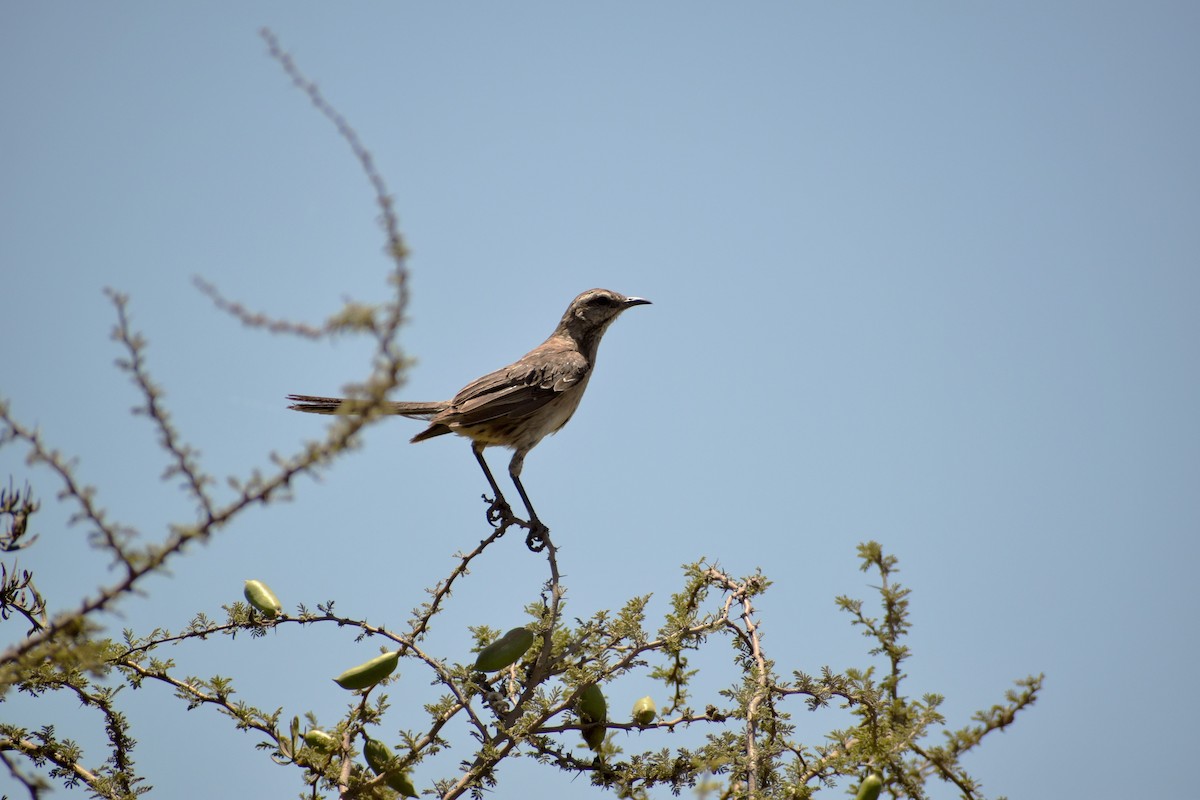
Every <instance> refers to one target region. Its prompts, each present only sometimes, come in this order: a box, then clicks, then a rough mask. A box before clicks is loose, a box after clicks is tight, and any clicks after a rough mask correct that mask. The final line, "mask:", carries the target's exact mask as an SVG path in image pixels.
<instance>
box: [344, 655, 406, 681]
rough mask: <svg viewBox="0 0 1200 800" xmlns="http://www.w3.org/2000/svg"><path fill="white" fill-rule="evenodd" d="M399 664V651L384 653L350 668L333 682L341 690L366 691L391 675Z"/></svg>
mask: <svg viewBox="0 0 1200 800" xmlns="http://www.w3.org/2000/svg"><path fill="white" fill-rule="evenodd" d="M399 662H400V651H399V650H396V651H394V652H391V653H384V654H383V655H381V656H376V657H375V658H372V659H371V660H370V661H368V662H366V663H365V664H359V665H358V666H357V667H351V668H350V669H348V670H346V671H345V672H343V673H342V674H341V675H338V676H337V677H336V678H334V679H333V680H334V682H335V683H337V685H338V686H340V687H342V688H343V689H350V690H351V691H353V690H354V689H367V688H369V687H371V686H374V685H375V684H377V683H379V682H380V681H381V680H383V679H384V678H386V677H387V676H388V675H391V674H392V672H394V671H395V669H396V664H398V663H399Z"/></svg>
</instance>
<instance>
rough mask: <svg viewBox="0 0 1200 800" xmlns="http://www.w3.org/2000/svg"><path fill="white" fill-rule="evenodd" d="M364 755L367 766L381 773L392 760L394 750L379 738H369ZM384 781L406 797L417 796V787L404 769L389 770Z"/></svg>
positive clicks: (376, 772) (364, 748) (364, 747)
mask: <svg viewBox="0 0 1200 800" xmlns="http://www.w3.org/2000/svg"><path fill="white" fill-rule="evenodd" d="M363 757H364V758H366V759H367V766H368V767H370V768H371V771H372V772H374V773H375V774H376V775H380V774H382V773H383V771H384V769H385V768H386V767H387V765H388V762H389V761H391V760H392V750H391V748H390V747H388V746H387V745H386V744H384V743H383V742H381V741H379V740H378V739H367V743H366V744H365V745H363ZM384 781H385V782H386V783H387V785H388V786H390V787H392V788H393V789H395V790H396V791H397V792H399V793H400V794H401V795H403V796H404V797H416V796H417V790H416V787H414V786H413V783H412V781H410V780H409V779H408V774H407V773H405V772H404V771H403V770H399V769H392V770H388V774H387V777H386V778H384Z"/></svg>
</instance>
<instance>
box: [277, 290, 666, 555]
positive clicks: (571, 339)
mask: <svg viewBox="0 0 1200 800" xmlns="http://www.w3.org/2000/svg"><path fill="white" fill-rule="evenodd" d="M649 304H650V301H649V300H646V299H645V298H642V297H626V296H625V295H623V294H621V293H619V292H614V291H610V290H608V289H589V290H588V291H586V292H583V293H582V294H580V295H579V296H577V297H576V298H575V299H574V300H572V301H571V304H570V305H569V306H567V310H566V312H565V313H564V314H563V315H562V319H561V320H559V323H558V326H557V327H555V329H554V332H553V333H551V334H550V337H549V338H548V339H546V341H544V342H542V343H541V344H540V345H538V346H537V347H535V348H534V349H532V350H530V351H529V352H528V353H526V354H525V355H524V356H522V357H521V358H519V359H518V360H517V361H514V362H513V363H512V364H509V365H508V366H507V367H502V368H501V369H498V370H496V371H495V372H489V373H488V374H487V375H484V376H483V377H481V378H477V379H476V380H474V381H471V382H470V383H468V384H467V385H466V386H465V387H463V388H462V390H461V391H459V393H458V394H456V395H455V396H454V398H453V399H452V400H441V401H434V402H427V403H422V402H413V401H390V402H386V403H384V404H383V405H382V407H381V408H380V410H381V411H382V413H384V414H398V415H400V416H402V417H408V418H410V419H420V420H425V421H427V422H428V423H429V426H428V427H427V428H425V430H423V431H421V432H420V433H418V434H417V435H416V436H414V437H412V440H411V441H412V442H413V443H416V442H423V441H425V440H426V439H433V438H435V437H437V436H443V435H445V434H448V433H454V434H458V435H459V436H465V437H467V438H468V439H470V440H471V452H473V453H474V454H475V459H476V460H477V461H478V462H479V466H480V467H481V468H482V469H483V474H484V476H485V477H486V478H487V481H488V484H489V485H490V487H491V489H492V491H493V492H494V493H495V499H494V500H492V502H491V506H489V508H488V514H487V518H488V521H489V522H490V523H492V524H493V525H498V524H499V523H500V521H501V520H503V519H504V518H505V517H506V516H508V515H510V514H511V508H510V507H509V505H508V503H507V501H506V500H505V499H504V494H503V493H502V492H501V491H500V487H499V485H498V484H497V483H496V479H495V477H493V475H492V471H491V469H489V468H488V463H487V460H486V459H485V458H484V456H483V451H484V449H486V448H488V447H492V446H499V447H507V448H509V449H511V450H512V451H513V456H512V460H511V461H509V464H508V474H509V477H510V478H511V479H512V482H513V485H514V486H516V488H517V492H518V493H519V494H520V495H521V501H522V502H523V503H524V504H525V510H526V511H527V512H528V514H529V521H528V522H529V524H528V529H529V535H528V536H527V537H526V544H527V546H528V547H529V549H531V550H534V551H538V550H541V549H542V548H544V547H545V542H546V537H547V535H548V534H549V529H548V528H547V527H546V526H545V525H544V524H543V523H542V521H541V520H540V519H538V515H537V512H536V511H534V510H533V504H532V503H531V502H530V501H529V494H528V493H527V492H526V491H525V486H524V485H523V484H522V483H521V469H522V468H523V467H524V465H525V456H526V455H528V454H529V451H530V450H532V449H533V448H534V447H536V446H537V444H538V442H540V441H541V440H542V439H544V438H545V437H546V436H548V435H549V434H552V433H557V432H558V431H559V430H560V429H561V428H562V427H563V426H564V425H566V424H567V422H568V421H569V420H570V419H571V416H572V415H573V414H574V413H575V409H576V408H578V407H579V401H580V400H581V399H582V398H583V392H584V390H585V389H586V388H587V385H588V381H589V380H590V379H591V377H592V369H593V368H594V366H595V364H596V352H597V350H598V349H599V347H600V339H601V337H603V336H604V332H605V331H606V330H608V326H609V325H611V324H612V322H613V321H614V320H615V319H616V318H617V317H618V316H620V315H621V313H622V312H623V311H625V310H626V309H629V308H633V307H634V306H640V305H649ZM287 399H288V400H290V401H291V402H292V405H290V406H289V408H290V409H292V410H295V411H304V412H307V413H310V414H354V413H357V411H358V410H360V409H361V408H362V407H363V405H364V403H365V401H363V400H354V399H346V398H341V397H315V396H312V395H303V394H292V395H288V398H287Z"/></svg>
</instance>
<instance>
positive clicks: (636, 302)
mask: <svg viewBox="0 0 1200 800" xmlns="http://www.w3.org/2000/svg"><path fill="white" fill-rule="evenodd" d="M648 305H650V301H649V300H647V299H646V298H644V297H626V298H625V307H626V308H632V307H634V306H648Z"/></svg>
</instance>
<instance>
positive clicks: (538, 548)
mask: <svg viewBox="0 0 1200 800" xmlns="http://www.w3.org/2000/svg"><path fill="white" fill-rule="evenodd" d="M548 544H550V529H549V528H547V527H546V526H545V525H543V524H542V521H541V520H540V519H538V518H537V517H534V518H533V519H532V520H530V521H529V533H528V534H526V535H525V546H526V547H528V548H529V550H530V552H532V553H540V552H542V551H543V550H545V549H546V545H548Z"/></svg>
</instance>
